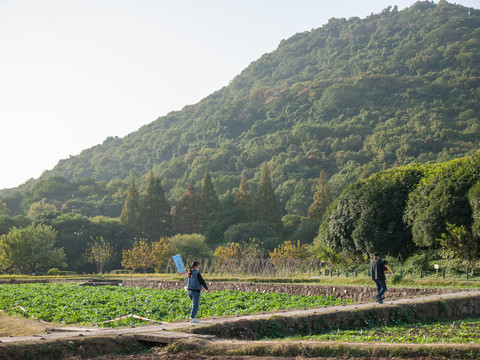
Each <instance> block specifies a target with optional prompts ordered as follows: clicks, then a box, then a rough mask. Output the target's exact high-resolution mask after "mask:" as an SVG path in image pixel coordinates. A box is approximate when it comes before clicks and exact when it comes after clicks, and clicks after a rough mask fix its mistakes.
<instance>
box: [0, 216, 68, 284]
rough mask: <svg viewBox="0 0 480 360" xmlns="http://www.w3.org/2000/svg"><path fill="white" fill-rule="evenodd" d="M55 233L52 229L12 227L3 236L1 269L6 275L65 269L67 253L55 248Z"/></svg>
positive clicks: (0, 250) (0, 243)
mask: <svg viewBox="0 0 480 360" xmlns="http://www.w3.org/2000/svg"><path fill="white" fill-rule="evenodd" d="M55 243H56V232H55V230H54V229H53V228H52V227H51V226H46V225H33V224H32V225H29V226H27V227H25V228H17V227H13V228H12V229H10V231H9V232H8V234H7V235H2V236H0V266H1V267H2V268H3V270H5V271H15V272H17V273H21V274H30V273H32V272H34V271H38V270H42V271H46V270H48V269H50V268H53V267H64V266H66V265H67V264H66V263H65V253H64V252H63V249H60V248H55Z"/></svg>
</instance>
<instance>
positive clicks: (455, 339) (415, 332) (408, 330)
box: [290, 319, 480, 344]
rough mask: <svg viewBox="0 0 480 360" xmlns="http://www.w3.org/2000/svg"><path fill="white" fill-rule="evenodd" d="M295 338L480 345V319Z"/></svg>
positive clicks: (337, 332) (338, 331)
mask: <svg viewBox="0 0 480 360" xmlns="http://www.w3.org/2000/svg"><path fill="white" fill-rule="evenodd" d="M290 339H291V338H290ZM295 339H301V340H323V341H325V340H330V341H348V342H358V341H360V342H365V341H374V342H376V343H379V342H389V343H403V344H427V343H480V319H469V320H458V321H453V322H452V321H449V322H440V323H435V324H405V325H397V326H382V327H377V328H372V329H358V330H334V331H331V332H328V333H324V334H320V335H308V336H298V337H295Z"/></svg>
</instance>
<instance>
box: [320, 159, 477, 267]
mask: <svg viewBox="0 0 480 360" xmlns="http://www.w3.org/2000/svg"><path fill="white" fill-rule="evenodd" d="M478 174H480V152H477V153H476V154H475V155H473V156H469V157H465V158H461V159H455V160H451V161H448V162H445V163H439V164H434V165H410V166H407V167H403V168H398V169H393V170H388V171H384V172H381V173H378V174H374V175H372V176H370V177H369V178H367V179H365V180H361V181H359V182H357V183H355V184H352V185H351V186H349V187H347V188H346V189H345V190H344V191H343V193H342V195H341V196H340V197H339V198H338V199H336V200H335V202H334V203H333V204H332V206H331V207H330V208H329V210H328V212H327V214H326V216H325V218H324V222H323V223H322V225H321V226H320V232H319V235H318V237H317V238H316V240H315V246H316V248H317V253H319V254H320V255H321V254H323V255H325V256H327V255H329V254H330V253H329V251H328V249H330V250H333V251H334V252H336V253H341V252H344V253H345V252H346V253H350V254H352V255H368V254H371V253H372V252H373V251H381V252H382V253H383V254H385V255H391V256H397V257H400V258H406V257H407V256H409V255H411V254H412V252H413V251H414V250H416V249H417V248H419V247H421V248H428V249H432V248H438V247H440V248H442V249H445V250H448V251H450V252H453V253H456V254H458V255H459V256H460V258H462V259H465V260H468V262H469V266H470V267H471V268H472V270H473V267H474V263H475V260H476V259H478V257H479V256H480V253H479V252H478V251H479V250H478V249H480V237H479V236H478V228H477V226H478V199H479V193H480V191H479V186H478ZM472 264H473V265H472Z"/></svg>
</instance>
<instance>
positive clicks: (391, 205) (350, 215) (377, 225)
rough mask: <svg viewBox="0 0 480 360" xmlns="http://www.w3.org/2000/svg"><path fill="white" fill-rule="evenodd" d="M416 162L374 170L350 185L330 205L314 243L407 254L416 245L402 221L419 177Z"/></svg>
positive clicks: (357, 251) (363, 251)
mask: <svg viewBox="0 0 480 360" xmlns="http://www.w3.org/2000/svg"><path fill="white" fill-rule="evenodd" d="M422 174H423V173H422V170H421V169H420V168H418V167H417V166H410V167H407V168H403V169H398V170H397V169H395V170H390V171H386V172H382V173H379V174H375V175H373V176H371V177H370V178H368V179H366V180H362V181H359V182H357V183H355V184H353V185H351V186H349V187H348V188H347V189H345V191H344V192H343V193H342V195H341V196H340V197H339V198H338V199H337V200H336V201H335V203H334V204H333V205H332V207H330V209H329V212H328V213H327V214H326V216H325V221H324V222H323V223H322V225H321V227H320V233H319V237H318V238H317V240H316V245H317V247H320V248H321V247H322V246H324V245H327V246H328V247H329V248H331V249H333V250H335V251H337V252H341V251H346V252H350V253H354V254H361V255H369V254H372V253H373V252H374V251H379V250H380V249H381V251H383V252H385V253H388V254H389V255H391V256H401V257H406V256H408V255H409V254H410V253H411V252H412V250H413V249H414V248H415V246H414V244H413V242H412V237H411V233H410V231H409V229H408V227H407V225H406V224H405V223H404V222H403V214H404V211H405V206H406V201H407V198H408V195H409V193H410V192H411V191H412V190H413V189H414V187H415V186H416V185H417V183H418V182H419V181H420V179H421V177H422Z"/></svg>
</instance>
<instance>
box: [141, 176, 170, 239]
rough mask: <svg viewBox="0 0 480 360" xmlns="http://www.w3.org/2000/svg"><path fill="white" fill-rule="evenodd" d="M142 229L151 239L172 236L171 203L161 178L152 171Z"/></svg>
mask: <svg viewBox="0 0 480 360" xmlns="http://www.w3.org/2000/svg"><path fill="white" fill-rule="evenodd" d="M142 230H143V234H144V236H146V237H147V238H148V239H150V240H158V239H159V238H160V237H166V236H170V235H171V233H172V215H171V209H170V204H169V203H168V201H167V199H166V198H165V190H164V189H163V186H162V184H161V182H160V179H159V178H156V177H154V176H153V173H152V172H150V174H149V176H148V179H147V186H146V189H145V199H144V202H143V209H142Z"/></svg>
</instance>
